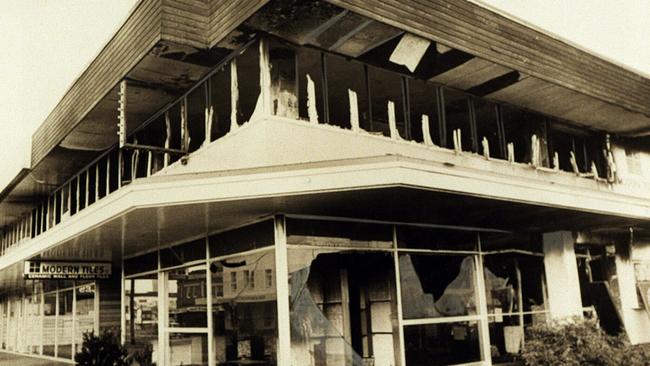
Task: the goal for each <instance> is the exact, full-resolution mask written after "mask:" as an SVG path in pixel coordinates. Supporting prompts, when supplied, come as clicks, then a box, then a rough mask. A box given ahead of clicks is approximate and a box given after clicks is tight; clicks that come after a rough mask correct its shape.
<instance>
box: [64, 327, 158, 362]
mask: <svg viewBox="0 0 650 366" xmlns="http://www.w3.org/2000/svg"><path fill="white" fill-rule="evenodd" d="M152 351H153V348H152V347H151V345H147V346H145V347H144V348H142V349H140V350H138V351H136V352H133V353H131V354H130V355H129V354H128V352H127V350H126V348H125V347H124V346H123V345H122V344H121V343H120V341H119V340H118V337H117V336H116V334H115V333H114V332H113V331H112V330H110V329H107V330H105V331H104V332H102V333H101V334H100V335H95V334H94V332H88V333H84V335H83V343H82V345H81V351H80V352H78V353H77V354H75V356H74V360H75V362H76V363H77V365H80V366H90V365H92V366H155V365H156V364H155V363H154V362H153V361H152V353H153V352H152Z"/></svg>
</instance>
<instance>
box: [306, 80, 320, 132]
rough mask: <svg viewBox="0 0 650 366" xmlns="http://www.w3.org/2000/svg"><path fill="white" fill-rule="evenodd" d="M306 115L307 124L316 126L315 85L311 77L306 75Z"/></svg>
mask: <svg viewBox="0 0 650 366" xmlns="http://www.w3.org/2000/svg"><path fill="white" fill-rule="evenodd" d="M307 114H308V115H309V122H310V123H314V124H318V109H317V107H316V85H315V84H314V80H312V78H311V76H309V74H307Z"/></svg>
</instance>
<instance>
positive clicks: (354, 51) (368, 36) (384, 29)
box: [333, 22, 402, 57]
mask: <svg viewBox="0 0 650 366" xmlns="http://www.w3.org/2000/svg"><path fill="white" fill-rule="evenodd" d="M400 34H402V31H401V30H399V29H397V28H395V27H392V26H390V25H387V24H384V23H379V22H372V23H370V24H368V25H367V26H366V27H364V28H363V29H362V30H360V31H359V32H356V33H355V34H354V35H353V36H352V37H350V38H349V39H348V40H346V41H345V42H343V43H342V44H341V45H340V46H339V47H337V48H336V49H334V50H333V51H336V52H339V53H342V54H344V55H346V56H350V57H359V56H361V55H363V54H364V53H366V52H368V51H370V50H372V49H373V48H375V47H377V46H379V45H381V44H382V43H384V42H386V41H388V40H390V39H392V38H394V37H396V36H398V35H400Z"/></svg>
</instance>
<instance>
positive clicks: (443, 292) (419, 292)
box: [399, 253, 478, 319]
mask: <svg viewBox="0 0 650 366" xmlns="http://www.w3.org/2000/svg"><path fill="white" fill-rule="evenodd" d="M399 271H400V283H401V289H402V291H401V293H402V315H403V317H404V319H421V318H439V317H451V316H464V315H476V314H477V313H478V312H477V307H476V306H477V305H476V304H477V297H476V296H477V294H476V270H475V263H474V259H473V256H466V255H430V254H414V253H402V254H400V256H399Z"/></svg>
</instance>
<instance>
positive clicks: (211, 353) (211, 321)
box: [205, 235, 216, 366]
mask: <svg viewBox="0 0 650 366" xmlns="http://www.w3.org/2000/svg"><path fill="white" fill-rule="evenodd" d="M205 257H206V266H205V275H206V277H205V286H206V296H205V297H206V298H207V311H208V366H215V365H216V360H215V359H214V331H213V329H214V319H213V314H212V305H213V304H212V301H213V297H212V296H213V294H212V271H210V241H209V240H208V236H207V235H206V236H205Z"/></svg>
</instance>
